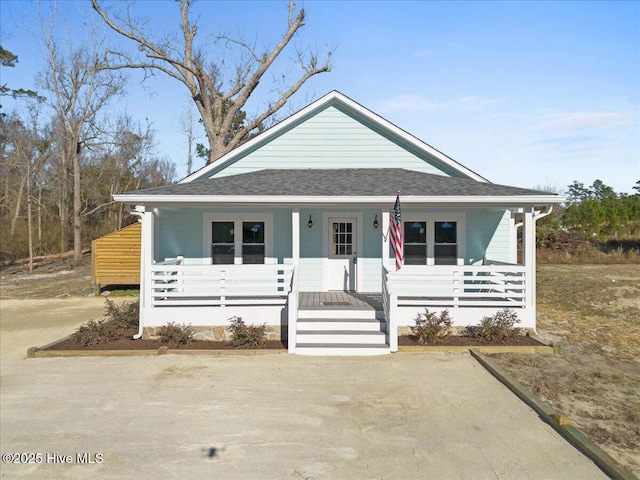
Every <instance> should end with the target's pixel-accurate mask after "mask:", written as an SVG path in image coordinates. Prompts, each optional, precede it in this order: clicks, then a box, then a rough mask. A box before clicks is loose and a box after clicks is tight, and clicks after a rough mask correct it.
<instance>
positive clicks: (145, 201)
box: [113, 195, 566, 206]
mask: <svg viewBox="0 0 640 480" xmlns="http://www.w3.org/2000/svg"><path fill="white" fill-rule="evenodd" d="M113 199H114V200H115V201H116V202H122V203H128V204H132V205H158V204H163V205H169V204H171V205H176V204H180V205H185V204H190V205H195V204H209V205H211V204H225V205H232V204H235V205H249V204H253V205H257V204H271V205H305V206H308V205H353V204H362V205H384V204H393V203H394V202H395V199H396V197H395V196H382V197H379V196H368V197H357V196H333V197H330V196H281V195H258V196H252V195H215V196H213V195H171V196H168V195H114V196H113ZM565 200H566V198H565V197H561V196H556V195H553V196H550V195H521V196H496V195H492V196H437V197H436V196H424V197H423V196H420V197H418V196H411V197H409V196H407V197H401V198H400V201H401V203H402V204H403V205H407V204H409V205H412V204H429V205H435V204H438V205H456V206H480V205H482V206H486V205H501V206H502V205H504V206H523V205H552V204H559V203H562V202H564V201H565Z"/></svg>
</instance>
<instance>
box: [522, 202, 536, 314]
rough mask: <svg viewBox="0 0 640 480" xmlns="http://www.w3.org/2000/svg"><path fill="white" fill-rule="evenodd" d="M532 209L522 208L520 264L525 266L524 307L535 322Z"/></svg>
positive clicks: (534, 257)
mask: <svg viewBox="0 0 640 480" xmlns="http://www.w3.org/2000/svg"><path fill="white" fill-rule="evenodd" d="M533 213H534V209H533V207H532V208H525V209H524V219H523V225H522V243H523V245H522V264H523V265H524V267H525V272H526V274H525V286H526V297H525V308H526V309H527V310H529V311H530V312H531V314H532V315H533V317H532V318H533V319H534V322H535V313H536V282H535V279H536V224H535V221H534V219H533Z"/></svg>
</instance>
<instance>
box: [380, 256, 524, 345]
mask: <svg viewBox="0 0 640 480" xmlns="http://www.w3.org/2000/svg"><path fill="white" fill-rule="evenodd" d="M526 300H527V277H526V269H525V267H524V266H521V265H504V264H501V265H497V264H492V265H452V266H449V265H430V266H425V267H412V266H409V267H404V268H403V269H402V270H401V271H400V272H398V273H395V272H389V271H388V270H387V269H386V268H383V273H382V303H383V307H384V312H385V317H386V319H387V329H388V330H387V333H388V334H389V342H390V344H389V345H390V347H391V351H392V352H393V351H397V341H398V339H397V318H398V315H397V311H398V309H399V308H401V307H414V306H415V307H426V308H433V309H445V308H446V309H450V308H453V309H456V308H483V307H491V308H513V309H518V308H525V307H526Z"/></svg>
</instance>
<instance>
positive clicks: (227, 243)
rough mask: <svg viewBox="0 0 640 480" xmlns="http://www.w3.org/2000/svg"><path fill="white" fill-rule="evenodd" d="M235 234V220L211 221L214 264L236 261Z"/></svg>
mask: <svg viewBox="0 0 640 480" xmlns="http://www.w3.org/2000/svg"><path fill="white" fill-rule="evenodd" d="M234 235H235V229H234V223H233V222H212V223H211V260H212V263H213V264H214V265H222V264H233V263H234V260H233V258H234V251H235V240H234Z"/></svg>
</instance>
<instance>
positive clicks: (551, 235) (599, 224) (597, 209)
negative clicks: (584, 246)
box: [537, 180, 640, 251]
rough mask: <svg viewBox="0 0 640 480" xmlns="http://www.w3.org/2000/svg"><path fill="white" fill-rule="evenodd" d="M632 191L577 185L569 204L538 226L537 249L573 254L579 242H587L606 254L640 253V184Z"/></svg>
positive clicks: (572, 187)
mask: <svg viewBox="0 0 640 480" xmlns="http://www.w3.org/2000/svg"><path fill="white" fill-rule="evenodd" d="M632 190H633V191H634V192H635V193H632V194H627V193H616V192H615V191H614V189H613V188H612V187H610V186H608V185H605V184H604V182H602V180H595V181H594V182H593V184H591V185H590V186H585V184H584V183H581V182H578V181H577V180H576V181H574V182H573V183H571V184H570V185H569V186H568V187H567V191H566V196H567V201H566V202H565V203H564V204H563V205H561V206H560V207H559V208H557V209H556V210H555V211H554V212H553V214H552V215H549V216H547V217H545V218H543V219H541V220H540V221H539V222H538V224H537V227H538V245H539V246H542V247H546V248H551V249H555V250H561V251H562V250H566V249H568V250H569V251H570V250H571V249H572V246H575V244H576V242H578V243H579V242H583V243H584V242H588V243H591V244H593V245H594V246H595V247H597V248H599V249H603V250H604V251H609V250H610V249H611V248H613V249H615V248H619V247H623V250H625V251H640V180H638V181H637V182H636V183H635V185H634V186H633V187H632Z"/></svg>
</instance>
